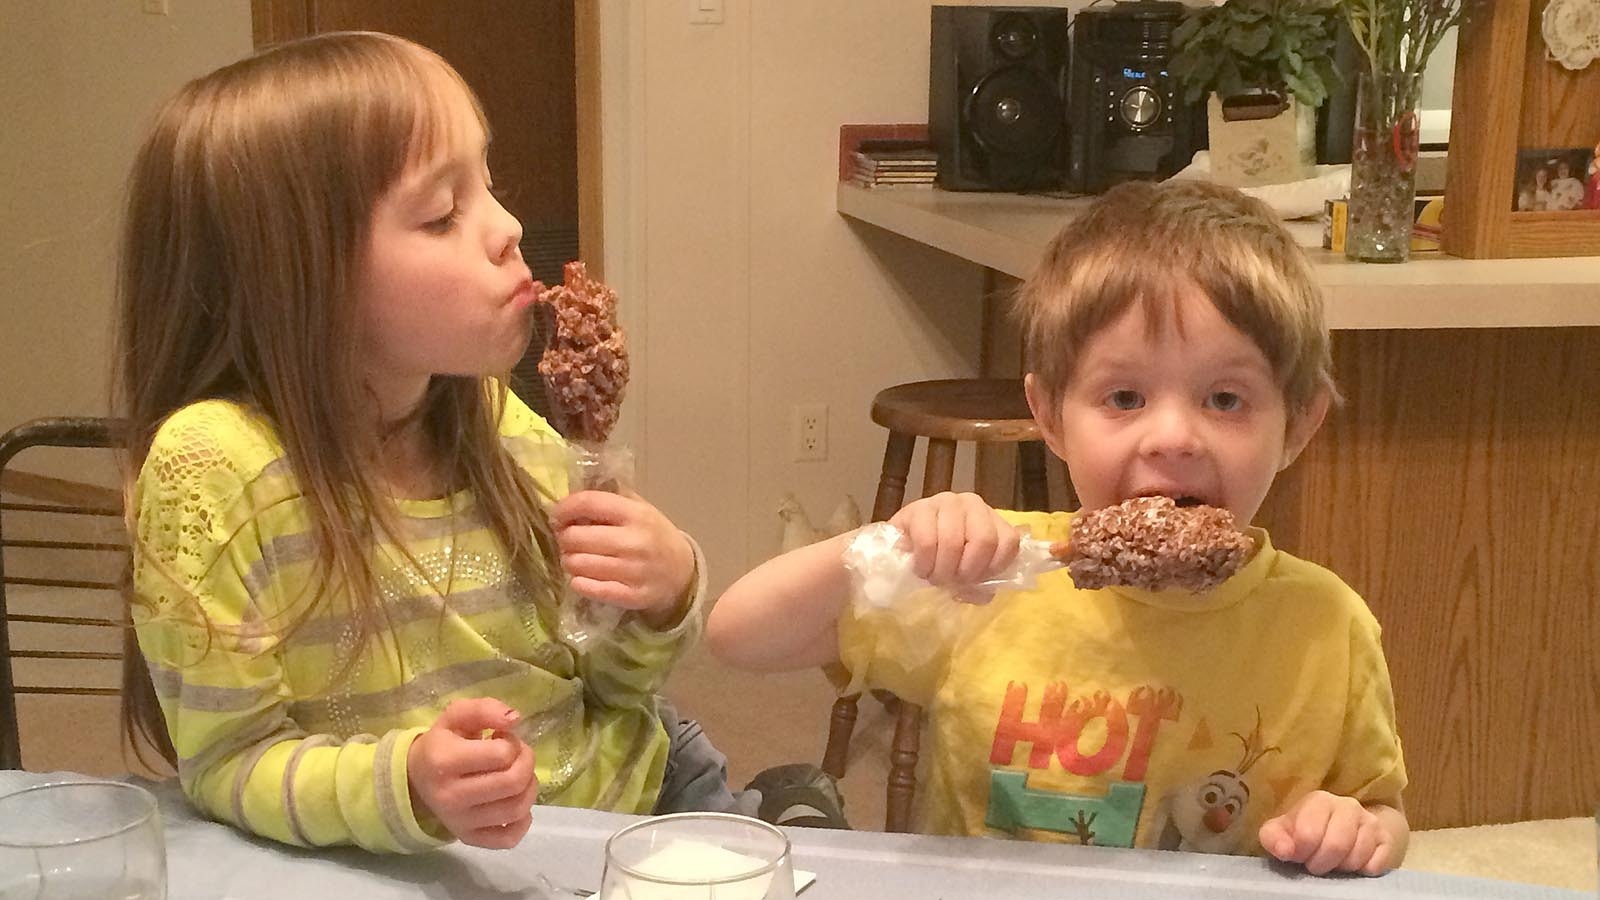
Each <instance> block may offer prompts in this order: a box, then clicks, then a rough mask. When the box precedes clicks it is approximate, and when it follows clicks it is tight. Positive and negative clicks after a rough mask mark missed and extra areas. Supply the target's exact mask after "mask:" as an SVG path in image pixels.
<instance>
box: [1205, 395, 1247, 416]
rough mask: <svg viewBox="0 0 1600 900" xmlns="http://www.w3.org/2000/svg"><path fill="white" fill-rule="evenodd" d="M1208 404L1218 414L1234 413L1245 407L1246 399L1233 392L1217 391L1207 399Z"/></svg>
mask: <svg viewBox="0 0 1600 900" xmlns="http://www.w3.org/2000/svg"><path fill="white" fill-rule="evenodd" d="M1206 403H1207V405H1209V406H1210V407H1211V408H1212V409H1214V410H1216V411H1218V412H1233V411H1234V410H1237V409H1238V408H1239V407H1240V406H1243V405H1244V398H1242V397H1240V396H1239V395H1238V394H1235V393H1234V392H1233V391H1216V392H1215V393H1213V394H1212V395H1211V396H1210V397H1208V398H1206Z"/></svg>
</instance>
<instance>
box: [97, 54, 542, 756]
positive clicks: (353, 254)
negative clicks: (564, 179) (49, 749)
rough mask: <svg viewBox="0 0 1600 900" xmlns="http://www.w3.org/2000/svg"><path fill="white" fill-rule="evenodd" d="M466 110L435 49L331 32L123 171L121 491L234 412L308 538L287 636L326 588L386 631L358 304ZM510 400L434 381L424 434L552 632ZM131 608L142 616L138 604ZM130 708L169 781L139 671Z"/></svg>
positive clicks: (384, 507) (157, 715)
mask: <svg viewBox="0 0 1600 900" xmlns="http://www.w3.org/2000/svg"><path fill="white" fill-rule="evenodd" d="M463 102H465V103H469V104H471V106H472V108H473V110H474V111H475V112H476V113H477V116H478V119H479V121H480V122H482V121H483V113H482V109H481V107H479V105H478V102H477V100H476V98H474V97H473V95H472V92H471V90H470V89H469V88H468V87H467V85H466V84H465V83H464V82H463V81H462V80H461V78H460V76H459V75H458V74H457V73H456V72H455V71H454V70H453V69H451V68H450V66H449V64H448V63H446V62H445V61H444V60H443V59H441V58H440V57H439V56H437V55H436V54H434V53H432V52H431V51H429V50H426V49H424V48H422V47H420V46H417V45H416V44H413V43H411V42H408V41H405V40H402V39H400V38H396V37H392V36H390V35H383V34H374V33H358V32H345V33H330V34H323V35H318V36H315V37H311V38H307V39H304V40H300V41H295V42H292V43H288V44H283V45H280V46H277V47H274V48H270V49H267V50H264V51H262V52H260V53H258V54H256V55H254V56H251V57H249V58H246V59H244V60H241V61H240V62H237V63H234V64H232V65H229V66H226V67H224V68H222V69H219V70H217V71H215V72H213V73H211V74H209V75H206V76H204V77H201V78H199V79H196V80H195V81H192V82H190V83H189V84H188V85H186V86H185V87H184V88H183V89H182V90H181V91H179V92H178V94H177V95H176V96H175V97H174V98H173V99H172V100H170V101H169V102H168V103H167V104H166V105H165V106H164V107H163V108H162V110H161V111H160V113H159V114H158V115H157V117H156V121H155V125H154V127H153V128H152V130H151V132H150V134H149V136H148V137H147V138H146V140H145V142H144V144H143V146H142V147H141V148H140V150H139V153H138V157H137V159H136V161H135V163H134V167H133V172H132V177H131V181H130V185H129V195H128V205H127V211H126V219H125V223H124V232H123V239H122V246H121V261H120V272H119V281H118V293H119V303H120V307H121V310H120V323H119V328H118V340H119V344H120V346H119V360H120V371H119V373H118V379H117V381H118V383H117V389H116V390H117V398H116V407H117V408H118V410H119V412H120V414H121V415H123V416H125V417H126V419H127V423H128V432H127V434H128V454H127V466H126V471H125V475H124V486H125V493H126V494H127V495H128V496H129V497H130V498H131V496H132V488H133V484H134V482H135V481H136V479H137V477H138V473H139V470H140V467H141V466H142V465H143V463H144V460H145V457H146V455H147V454H148V453H149V450H150V444H151V441H152V439H153V437H154V435H155V433H156V430H157V429H158V428H159V427H160V425H161V423H162V422H163V421H165V419H166V418H167V416H169V415H171V414H172V413H173V412H174V411H175V410H177V409H178V408H180V407H182V406H184V405H186V404H189V403H193V402H195V401H198V400H204V399H208V398H227V399H233V400H237V401H239V402H242V403H245V404H248V405H249V406H251V407H252V408H254V409H256V410H258V411H260V412H261V413H262V414H264V415H265V416H266V418H267V419H269V420H270V421H271V422H272V423H273V425H274V426H275V428H276V431H277V434H278V437H279V439H280V440H281V441H282V443H283V447H284V450H285V453H286V455H287V457H288V461H289V463H290V465H291V466H292V468H293V471H294V474H295V476H296V478H297V480H298V484H299V489H300V491H301V493H302V495H303V499H304V501H305V502H306V503H307V504H308V505H309V507H310V510H311V511H312V519H313V521H314V522H315V530H314V537H315V540H316V545H317V560H318V569H317V571H318V573H319V574H318V580H319V583H318V584H317V585H316V586H315V587H314V588H313V590H312V592H311V596H312V597H313V602H311V603H308V604H305V605H304V608H302V609H300V610H299V611H298V612H297V613H296V615H295V618H294V621H292V622H287V623H279V624H280V625H281V626H282V628H283V630H284V631H285V633H286V632H287V631H290V630H292V629H293V627H294V626H295V625H297V624H298V623H299V622H302V621H304V619H305V617H306V615H309V614H310V613H311V612H312V611H313V610H314V609H315V606H316V605H317V603H318V602H320V601H321V600H323V599H325V598H326V597H327V596H329V594H330V592H332V591H336V590H342V591H344V592H346V593H348V595H349V597H350V598H351V603H352V607H353V609H354V612H355V618H356V620H357V621H358V622H359V623H360V626H359V627H360V628H361V629H362V638H363V640H367V639H372V638H374V637H376V636H378V635H379V634H382V633H384V632H385V631H386V628H385V627H384V626H385V624H386V623H387V617H386V615H385V612H384V609H383V607H382V604H381V602H380V599H379V596H378V593H377V590H376V586H375V579H374V573H373V558H372V557H373V549H374V544H375V541H376V539H377V536H378V535H380V534H383V535H389V536H395V537H397V535H396V531H395V527H394V526H395V522H396V518H397V510H396V508H395V505H394V503H393V501H392V499H391V498H390V496H389V494H388V493H387V491H386V489H385V487H384V486H383V484H382V483H381V481H380V479H379V478H378V477H376V476H375V475H374V472H375V471H376V470H377V467H376V466H375V465H374V461H375V460H377V459H378V457H379V453H380V450H381V445H382V441H383V437H384V436H383V435H381V434H378V433H376V429H375V428H374V427H373V422H374V408H373V404H372V402H371V400H370V398H369V396H368V395H367V394H366V393H365V391H364V389H363V388H362V386H361V378H360V377H359V375H358V372H359V368H358V363H359V360H358V359H357V358H356V356H355V353H354V348H355V347H356V346H357V341H356V340H355V330H356V314H355V304H354V302H353V290H354V285H355V284H356V279H357V276H358V273H359V267H360V261H361V259H362V255H363V248H364V246H365V243H366V240H367V235H368V229H369V227H370V221H371V218H372V212H373V209H374V207H375V205H376V203H377V201H378V199H379V198H380V197H381V196H382V194H383V193H384V191H385V190H386V189H387V188H388V187H389V186H390V185H392V184H393V183H394V182H395V181H396V180H397V179H398V178H399V177H400V175H401V174H402V173H403V171H404V170H405V168H406V166H407V164H408V162H409V161H411V160H413V159H416V158H418V157H419V156H423V155H426V154H427V153H428V152H430V151H431V150H433V149H434V148H435V147H436V146H437V142H442V141H445V140H448V134H447V127H446V125H445V122H446V121H448V119H447V114H448V111H449V110H451V109H459V108H460V106H459V104H460V103H463ZM485 128H486V130H487V126H485ZM505 383H506V382H505V379H504V378H501V379H498V380H495V379H489V378H480V377H445V376H436V377H435V378H434V379H433V381H432V383H431V384H430V386H429V389H428V391H427V394H426V398H425V400H424V401H423V406H422V409H421V410H420V413H421V415H420V421H421V426H422V428H423V429H424V433H425V435H426V438H427V440H428V442H429V446H430V449H431V450H432V451H433V452H434V454H435V459H436V461H437V464H438V468H439V471H440V472H442V473H443V474H444V476H445V479H446V482H447V483H448V485H449V486H450V488H451V489H452V490H458V489H466V490H469V491H471V493H472V495H473V497H474V500H475V503H476V507H477V509H478V511H479V513H480V514H481V515H482V516H483V518H484V520H485V521H486V522H487V525H488V527H489V528H490V529H491V530H492V532H493V533H494V534H495V535H496V536H497V537H498V538H499V540H500V541H501V543H502V544H503V546H504V547H505V548H506V551H507V553H508V554H509V557H510V560H511V563H512V566H513V568H514V570H515V571H516V572H517V573H518V574H519V575H520V576H521V577H522V579H523V580H524V582H525V583H526V584H527V585H528V587H529V589H530V590H531V591H533V593H534V596H535V602H536V603H538V604H539V606H540V607H541V613H542V614H543V615H548V614H549V612H548V611H549V610H551V609H552V608H553V605H554V602H555V599H554V598H555V589H554V586H553V585H554V583H555V581H554V578H555V575H556V573H558V572H559V563H558V558H557V552H556V549H555V541H554V538H553V536H552V533H551V529H550V525H549V521H548V519H547V518H546V516H545V514H544V511H543V506H542V503H541V492H540V490H539V489H538V487H537V486H536V485H535V484H534V483H533V481H532V479H530V478H529V477H528V476H527V474H526V473H525V472H524V471H523V470H522V469H521V468H520V467H519V466H518V465H516V463H515V462H514V461H513V460H512V459H511V457H510V455H509V454H508V453H507V452H506V450H505V449H504V448H503V446H502V445H501V443H500V440H499V421H500V415H501V413H502V411H503V408H504V403H505V389H504V387H503V385H504V384H505ZM129 508H130V518H131V515H132V513H131V510H132V507H131V504H130V507H129ZM131 524H132V523H131V521H130V526H131ZM130 531H132V529H131V528H130ZM133 533H134V534H137V532H136V531H133ZM136 543H137V541H136ZM396 543H397V544H398V543H400V542H399V541H398V540H396ZM138 551H139V548H138V547H137V546H136V547H135V552H136V553H137V552H138ZM130 602H131V603H135V604H136V603H139V602H140V600H139V598H138V597H135V596H133V595H132V592H131V591H130ZM124 698H125V699H124V704H123V725H124V729H125V731H126V733H127V734H128V736H129V737H130V738H131V737H132V736H133V735H134V734H142V735H144V736H145V737H146V739H147V740H150V741H151V742H152V744H153V745H154V746H155V747H156V748H157V749H158V750H159V751H160V752H161V754H162V755H163V756H164V757H166V759H167V761H168V762H169V763H174V764H175V758H174V754H173V752H172V747H171V744H170V742H167V741H165V738H166V725H165V722H164V720H163V718H162V715H161V711H160V708H159V706H158V705H157V703H156V702H155V695H154V691H153V689H152V687H151V685H150V679H149V675H148V672H146V671H144V670H143V667H142V666H138V665H134V666H130V667H127V669H126V670H125V673H124ZM136 746H137V745H136Z"/></svg>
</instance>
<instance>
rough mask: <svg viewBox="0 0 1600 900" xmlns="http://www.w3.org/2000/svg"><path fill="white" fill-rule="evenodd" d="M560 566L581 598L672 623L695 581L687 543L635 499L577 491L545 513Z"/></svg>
mask: <svg viewBox="0 0 1600 900" xmlns="http://www.w3.org/2000/svg"><path fill="white" fill-rule="evenodd" d="M550 524H551V525H552V526H554V528H555V532H556V543H557V544H558V545H560V547H561V564H562V566H564V567H565V568H566V570H567V574H568V575H569V576H571V578H572V589H573V590H575V591H577V592H578V593H579V594H581V595H583V596H585V597H589V598H591V599H594V600H599V601H601V602H604V603H611V604H614V605H616V606H621V607H623V608H625V609H632V610H637V611H639V612H640V613H641V614H643V615H644V616H645V618H646V621H648V622H650V623H651V624H654V625H663V624H666V623H667V622H669V621H671V619H672V618H674V615H675V614H676V613H677V611H678V609H679V607H680V606H681V604H682V602H683V598H684V595H685V594H687V593H688V590H689V582H690V580H691V579H692V578H694V551H693V550H692V549H690V547H689V539H688V538H687V537H685V536H684V534H683V532H681V531H679V530H678V529H677V528H676V527H675V526H674V525H673V524H672V522H671V521H669V520H668V519H667V517H666V516H665V515H662V513H661V511H660V510H658V509H656V508H655V507H654V506H651V505H650V504H649V503H648V502H646V501H645V500H644V498H642V497H640V496H639V495H637V494H632V493H628V494H612V493H608V492H606V491H579V492H577V493H575V494H568V495H567V496H566V497H564V498H562V499H561V501H560V502H558V503H556V505H555V506H553V507H552V508H551V510H550Z"/></svg>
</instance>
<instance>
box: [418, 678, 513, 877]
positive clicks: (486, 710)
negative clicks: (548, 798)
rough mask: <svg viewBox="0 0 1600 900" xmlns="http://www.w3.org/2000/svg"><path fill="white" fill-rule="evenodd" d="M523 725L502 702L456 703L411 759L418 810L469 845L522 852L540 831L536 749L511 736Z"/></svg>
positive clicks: (426, 734)
mask: <svg viewBox="0 0 1600 900" xmlns="http://www.w3.org/2000/svg"><path fill="white" fill-rule="evenodd" d="M516 720H517V713H516V711H515V710H513V709H511V708H510V707H509V706H506V705H505V704H504V703H501V702H500V701H499V700H493V699H489V698H478V699H474V700H455V701H452V702H451V703H450V705H449V706H447V707H445V710H444V712H443V713H441V714H440V715H439V718H438V719H437V720H435V721H434V723H433V726H432V727H431V728H429V729H428V730H427V731H425V732H423V733H422V735H421V736H420V737H418V738H417V739H416V740H415V741H412V743H411V749H410V750H409V751H408V752H407V754H406V777H407V779H408V780H409V781H410V784H411V803H412V805H413V806H414V807H419V809H418V812H429V813H432V814H433V816H434V817H435V818H437V819H438V820H439V823H440V824H441V825H443V826H444V827H445V828H446V829H447V830H448V831H449V832H450V833H451V834H453V835H455V836H456V838H458V839H459V840H460V841H461V842H462V843H464V844H472V845H474V846H477V847H489V848H491V849H500V850H503V849H506V848H508V847H515V846H516V845H517V844H518V843H519V842H521V841H522V836H523V835H525V834H527V833H528V827H529V826H531V825H532V824H533V812H532V810H533V804H534V801H536V800H537V799H538V798H539V779H538V777H537V776H535V775H534V772H533V750H532V748H530V747H529V746H528V745H527V744H524V743H523V742H522V741H521V740H520V739H518V738H517V737H516V736H515V735H513V734H512V733H511V731H510V728H511V725H512V723H514V722H515V721H516ZM485 731H492V732H494V734H493V736H491V737H488V738H485V737H483V733H484V732H485Z"/></svg>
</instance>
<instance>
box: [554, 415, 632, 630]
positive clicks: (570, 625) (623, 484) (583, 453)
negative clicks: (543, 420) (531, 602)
mask: <svg viewBox="0 0 1600 900" xmlns="http://www.w3.org/2000/svg"><path fill="white" fill-rule="evenodd" d="M570 446H571V448H572V458H571V459H570V460H569V461H568V464H567V485H568V488H569V489H570V490H572V491H574V492H576V491H606V492H608V493H612V494H620V493H623V492H625V491H632V490H633V480H634V475H633V451H632V450H629V449H628V448H627V447H621V446H617V445H614V444H598V445H596V444H582V443H573V444H571V445H570ZM624 612H625V610H624V609H623V608H622V607H620V606H616V605H615V604H611V603H603V602H601V601H599V600H593V599H590V598H588V597H584V596H582V595H580V594H578V593H577V592H576V591H573V590H572V588H571V584H570V582H569V583H568V587H567V590H566V592H565V593H564V594H563V595H562V601H561V615H560V622H559V626H560V628H561V638H562V641H563V642H564V643H566V644H567V645H568V646H570V647H572V648H573V649H574V650H580V651H581V650H583V649H584V648H585V647H588V646H589V645H591V644H592V643H593V642H594V641H597V640H604V639H607V638H609V637H610V636H611V633H612V632H614V631H615V630H616V628H617V625H618V624H619V623H620V622H621V621H622V616H623V613H624Z"/></svg>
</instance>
